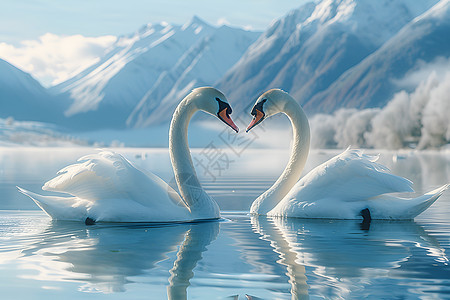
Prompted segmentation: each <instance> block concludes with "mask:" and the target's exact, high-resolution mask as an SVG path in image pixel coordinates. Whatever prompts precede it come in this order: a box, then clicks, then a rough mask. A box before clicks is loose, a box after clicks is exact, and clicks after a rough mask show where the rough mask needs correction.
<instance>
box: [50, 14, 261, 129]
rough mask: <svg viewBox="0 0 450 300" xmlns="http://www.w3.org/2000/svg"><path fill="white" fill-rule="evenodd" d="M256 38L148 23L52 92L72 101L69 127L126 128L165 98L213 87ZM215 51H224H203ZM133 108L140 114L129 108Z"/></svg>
mask: <svg viewBox="0 0 450 300" xmlns="http://www.w3.org/2000/svg"><path fill="white" fill-rule="evenodd" d="M257 35H258V34H257V33H254V32H247V31H243V30H240V29H231V28H216V27H213V26H211V25H209V24H207V23H205V22H204V21H202V20H201V19H199V18H198V17H194V18H193V19H192V20H191V21H190V22H188V23H186V24H184V25H183V26H178V25H170V24H166V23H163V24H155V25H153V24H149V25H147V26H145V27H143V28H141V29H140V30H139V31H138V32H136V33H135V34H133V35H130V36H125V37H121V38H119V39H118V41H117V42H116V43H115V44H114V45H113V46H112V47H111V49H110V50H109V52H108V53H107V54H106V55H105V56H104V57H102V58H101V59H100V61H99V62H98V63H97V64H95V65H93V66H91V67H90V68H88V69H87V70H85V71H84V72H82V73H81V74H79V75H78V76H76V77H75V78H73V79H70V80H68V81H67V82H64V83H62V84H60V85H58V86H56V87H54V88H53V89H52V90H53V91H54V92H56V93H60V94H63V95H66V96H68V97H70V98H71V99H72V100H73V102H72V104H71V106H70V107H69V108H68V109H67V110H66V112H65V114H66V116H67V117H69V118H70V119H72V120H73V121H74V122H78V123H82V124H89V126H90V127H91V128H93V127H94V128H99V127H115V128H121V127H125V126H126V124H125V122H126V120H127V118H129V117H130V118H129V124H130V125H131V124H132V125H141V124H143V123H142V122H144V121H145V119H146V118H147V116H148V115H147V114H148V113H150V112H151V109H150V108H151V107H154V106H157V105H159V103H160V102H161V101H163V100H164V101H167V100H165V99H168V97H170V96H171V95H174V96H175V97H178V96H179V95H182V94H183V91H184V90H186V89H191V88H192V87H195V86H196V85H198V84H201V85H205V84H209V85H211V84H213V83H214V81H215V80H217V79H218V78H220V77H221V76H222V75H223V74H224V73H225V72H226V71H227V70H228V69H229V68H230V67H231V66H232V65H233V64H234V63H235V62H236V61H237V60H238V59H239V58H240V56H241V55H242V54H243V52H244V51H245V50H246V48H247V47H248V45H250V44H251V43H252V42H253V41H254V40H255V39H256V38H257ZM221 46H222V47H223V46H226V47H227V49H212V51H210V50H208V48H209V47H213V48H214V47H221ZM227 51H229V52H227ZM197 52H198V53H197ZM224 53H226V54H227V57H223V56H222V55H224ZM218 55H220V56H218ZM228 56H229V57H228ZM214 62H218V63H217V64H214ZM144 96H146V97H144ZM150 96H151V98H149V97H150ZM183 96H184V95H183ZM179 100H180V99H178V98H177V99H176V102H178V101H179ZM138 104H139V107H140V108H142V111H139V110H138V109H135V107H136V106H137V105H138ZM169 106H171V105H169ZM133 111H134V112H133ZM132 112H133V114H132V116H130V114H131V113H132ZM170 115H171V114H170ZM170 115H169V116H168V118H169V119H170ZM143 120H144V121H143Z"/></svg>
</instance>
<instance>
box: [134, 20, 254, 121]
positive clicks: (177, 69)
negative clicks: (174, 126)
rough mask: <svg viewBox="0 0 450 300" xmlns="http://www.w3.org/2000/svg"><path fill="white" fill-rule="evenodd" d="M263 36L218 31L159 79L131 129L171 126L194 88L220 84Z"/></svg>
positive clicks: (138, 112)
mask: <svg viewBox="0 0 450 300" xmlns="http://www.w3.org/2000/svg"><path fill="white" fill-rule="evenodd" d="M258 36H259V33H255V32H248V31H245V30H241V29H234V28H230V27H228V26H222V27H220V28H217V29H216V30H215V31H214V32H213V33H211V34H210V35H208V36H206V37H205V38H203V39H202V40H200V41H199V42H198V43H196V44H194V45H193V46H192V47H191V48H190V49H189V50H188V51H187V52H186V53H185V54H184V55H183V56H181V57H180V58H179V60H178V61H177V63H176V64H175V65H174V66H173V67H172V68H171V69H170V70H167V71H164V72H162V73H161V75H160V76H159V78H158V80H157V82H156V83H155V84H154V85H153V87H152V88H150V89H149V90H148V92H147V93H146V94H145V96H144V97H143V98H142V100H141V101H140V103H139V104H138V105H137V106H136V107H135V109H134V110H133V112H132V113H131V115H130V117H129V118H128V120H127V125H128V126H131V127H146V126H149V125H151V124H157V123H162V122H167V121H168V120H169V119H168V118H167V117H168V116H171V115H172V113H173V111H175V107H176V106H177V105H178V103H179V102H180V100H181V99H182V98H184V96H186V95H187V94H188V93H189V92H190V91H191V90H192V89H193V88H195V87H198V86H205V85H211V84H213V83H214V82H216V81H217V80H219V79H220V78H221V77H222V76H223V75H224V74H225V73H226V71H227V70H228V69H230V67H232V66H233V65H234V64H235V63H236V62H237V61H238V60H239V59H240V58H241V56H242V54H243V53H244V52H245V51H246V50H247V48H248V46H249V45H250V44H251V43H252V42H254V41H255V40H256V38H257V37H258Z"/></svg>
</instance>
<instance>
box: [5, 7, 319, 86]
mask: <svg viewBox="0 0 450 300" xmlns="http://www.w3.org/2000/svg"><path fill="white" fill-rule="evenodd" d="M310 1H311V0H295V1H294V0H276V1H275V0H244V1H242V0H241V1H238V0H217V1H206V0H190V1H183V0H150V1H145V0H126V1H123V0H122V1H118V0H2V2H1V5H0V28H1V30H0V59H3V60H6V61H8V62H9V63H11V64H13V65H14V66H16V67H17V68H19V69H21V70H23V71H25V72H27V73H29V74H31V75H32V76H33V77H34V78H35V79H37V80H38V81H39V82H40V83H41V84H42V85H44V86H46V87H49V86H52V85H55V84H58V83H60V82H63V81H64V80H67V79H69V78H71V77H72V76H74V75H76V74H77V73H79V72H80V71H81V70H83V69H84V68H86V67H88V66H90V65H92V64H93V63H95V62H97V61H98V59H99V56H101V55H102V54H103V53H104V51H105V50H106V49H108V48H109V46H110V45H112V44H113V43H114V42H115V40H116V39H117V36H120V35H124V34H130V33H133V32H135V31H137V30H138V29H139V28H141V27H142V26H143V25H146V24H148V23H160V22H163V21H164V22H168V23H171V24H179V25H181V24H184V23H186V22H187V21H189V20H190V19H191V18H192V17H193V16H194V15H196V16H198V17H200V18H201V19H203V20H204V21H206V22H208V23H210V24H211V25H222V24H228V25H231V26H236V27H243V28H246V29H253V30H260V31H263V30H265V29H266V28H267V27H268V26H269V25H270V24H271V23H272V22H273V21H274V20H276V19H278V18H280V17H282V16H283V15H285V14H286V13H288V12H289V11H290V10H292V9H295V8H298V7H300V6H301V5H303V4H304V3H306V2H310Z"/></svg>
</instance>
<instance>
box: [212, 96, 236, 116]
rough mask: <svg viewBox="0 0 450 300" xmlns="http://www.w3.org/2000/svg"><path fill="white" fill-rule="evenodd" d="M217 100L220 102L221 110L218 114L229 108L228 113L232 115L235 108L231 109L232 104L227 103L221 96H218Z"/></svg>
mask: <svg viewBox="0 0 450 300" xmlns="http://www.w3.org/2000/svg"><path fill="white" fill-rule="evenodd" d="M216 101H217V102H218V103H219V111H218V112H217V114H219V113H220V112H221V111H223V110H224V109H227V110H226V112H227V115H230V114H231V113H232V112H233V110H232V109H231V106H230V105H229V104H228V103H226V102H225V101H222V100H220V98H217V97H216Z"/></svg>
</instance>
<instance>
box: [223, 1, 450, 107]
mask: <svg viewBox="0 0 450 300" xmlns="http://www.w3.org/2000/svg"><path fill="white" fill-rule="evenodd" d="M437 2H438V1H437V0H428V1H409V0H398V1H390V0H380V1H371V0H358V1H357V0H347V1H344V0H343V1H338V0H334V1H321V2H319V3H316V4H314V3H309V4H306V5H304V6H302V7H300V8H299V9H297V10H294V11H292V12H290V13H289V14H288V15H286V16H284V17H283V18H281V19H279V20H278V21H277V22H275V23H274V24H273V25H272V26H271V27H270V28H269V29H268V30H267V31H265V32H264V33H263V34H262V35H261V37H260V38H259V39H258V40H257V41H256V42H255V43H254V44H253V45H251V46H250V47H249V49H248V51H247V52H246V53H245V54H244V55H243V57H242V58H241V60H240V61H239V62H238V63H237V64H236V65H235V66H234V67H233V68H232V69H231V70H230V71H229V72H228V73H227V74H226V75H225V76H224V77H223V78H222V79H221V80H220V81H219V82H218V84H217V86H218V87H219V88H220V89H222V90H223V92H224V93H225V94H226V95H227V96H228V97H229V98H230V99H239V100H240V99H246V100H245V101H250V99H252V100H253V99H255V98H256V97H257V96H258V95H259V94H261V93H262V92H264V91H266V90H268V89H270V88H281V89H284V90H286V91H288V92H289V93H290V94H291V95H292V96H293V97H294V98H295V99H297V100H298V101H299V103H301V104H302V105H303V106H304V108H305V109H306V110H307V112H309V113H317V112H327V113H330V112H333V111H335V110H336V109H338V108H341V107H356V108H368V107H382V106H384V105H385V104H386V103H387V101H388V100H389V99H390V98H391V97H392V95H393V93H395V92H396V91H398V90H399V89H400V88H399V87H396V86H395V84H394V83H393V82H394V81H395V79H399V78H401V77H403V76H404V75H405V74H406V73H407V72H409V71H410V70H413V69H414V68H415V67H416V65H417V63H418V62H419V61H421V62H424V61H425V62H430V61H432V60H433V59H435V58H437V57H439V56H446V57H449V56H450V47H449V42H450V28H449V27H448V25H449V20H450V13H449V10H448V7H449V1H448V0H442V1H440V3H439V4H438V5H436V7H434V8H433V5H434V4H436V3H437ZM429 10H430V11H440V14H436V13H431V12H428V11H429ZM419 16H420V17H419ZM246 106H247V103H239V104H238V105H235V106H234V107H235V111H240V110H241V109H243V108H244V107H246Z"/></svg>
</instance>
